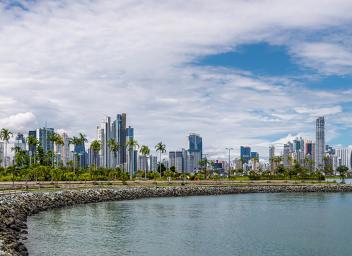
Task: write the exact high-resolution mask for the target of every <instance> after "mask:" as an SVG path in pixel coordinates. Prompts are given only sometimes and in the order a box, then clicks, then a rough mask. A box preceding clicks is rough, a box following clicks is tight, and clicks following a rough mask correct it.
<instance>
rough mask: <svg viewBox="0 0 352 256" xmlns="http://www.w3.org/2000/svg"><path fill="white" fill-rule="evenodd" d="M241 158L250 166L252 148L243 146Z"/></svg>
mask: <svg viewBox="0 0 352 256" xmlns="http://www.w3.org/2000/svg"><path fill="white" fill-rule="evenodd" d="M240 156H241V159H242V162H243V163H246V164H248V163H249V160H251V148H250V147H244V146H241V148H240Z"/></svg>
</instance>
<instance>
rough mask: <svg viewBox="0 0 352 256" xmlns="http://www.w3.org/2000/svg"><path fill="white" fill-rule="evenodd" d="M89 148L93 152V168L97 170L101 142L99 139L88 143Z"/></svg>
mask: <svg viewBox="0 0 352 256" xmlns="http://www.w3.org/2000/svg"><path fill="white" fill-rule="evenodd" d="M90 149H91V150H92V151H93V154H94V162H95V170H97V165H98V161H97V159H98V157H97V156H98V154H99V151H100V149H101V143H100V141H99V140H93V141H92V143H91V144H90Z"/></svg>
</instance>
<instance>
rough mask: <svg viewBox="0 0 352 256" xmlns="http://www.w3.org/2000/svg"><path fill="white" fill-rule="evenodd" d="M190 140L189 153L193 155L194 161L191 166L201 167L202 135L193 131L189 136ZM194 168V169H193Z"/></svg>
mask: <svg viewBox="0 0 352 256" xmlns="http://www.w3.org/2000/svg"><path fill="white" fill-rule="evenodd" d="M188 142H189V149H188V152H189V155H190V156H192V161H193V163H192V164H191V166H192V167H193V169H198V168H199V161H200V160H201V159H202V156H203V140H202V137H200V135H198V134H195V133H191V134H190V135H189V136H188ZM193 169H192V170H193Z"/></svg>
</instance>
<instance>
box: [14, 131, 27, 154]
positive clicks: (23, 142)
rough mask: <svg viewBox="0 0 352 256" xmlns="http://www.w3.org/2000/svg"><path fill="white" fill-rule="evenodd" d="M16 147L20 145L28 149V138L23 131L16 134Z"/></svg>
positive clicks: (21, 147) (23, 148)
mask: <svg viewBox="0 0 352 256" xmlns="http://www.w3.org/2000/svg"><path fill="white" fill-rule="evenodd" d="M15 147H19V148H20V149H22V150H26V140H25V139H24V136H23V134H22V133H18V134H17V135H16V142H15Z"/></svg>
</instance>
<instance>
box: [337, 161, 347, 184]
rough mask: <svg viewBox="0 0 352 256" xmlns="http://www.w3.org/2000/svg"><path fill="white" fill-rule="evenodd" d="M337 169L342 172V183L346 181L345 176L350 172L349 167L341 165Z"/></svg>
mask: <svg viewBox="0 0 352 256" xmlns="http://www.w3.org/2000/svg"><path fill="white" fill-rule="evenodd" d="M336 171H338V173H339V174H340V177H341V179H342V183H345V178H346V175H347V172H348V167H346V166H344V165H341V166H339V167H337V169H336Z"/></svg>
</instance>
